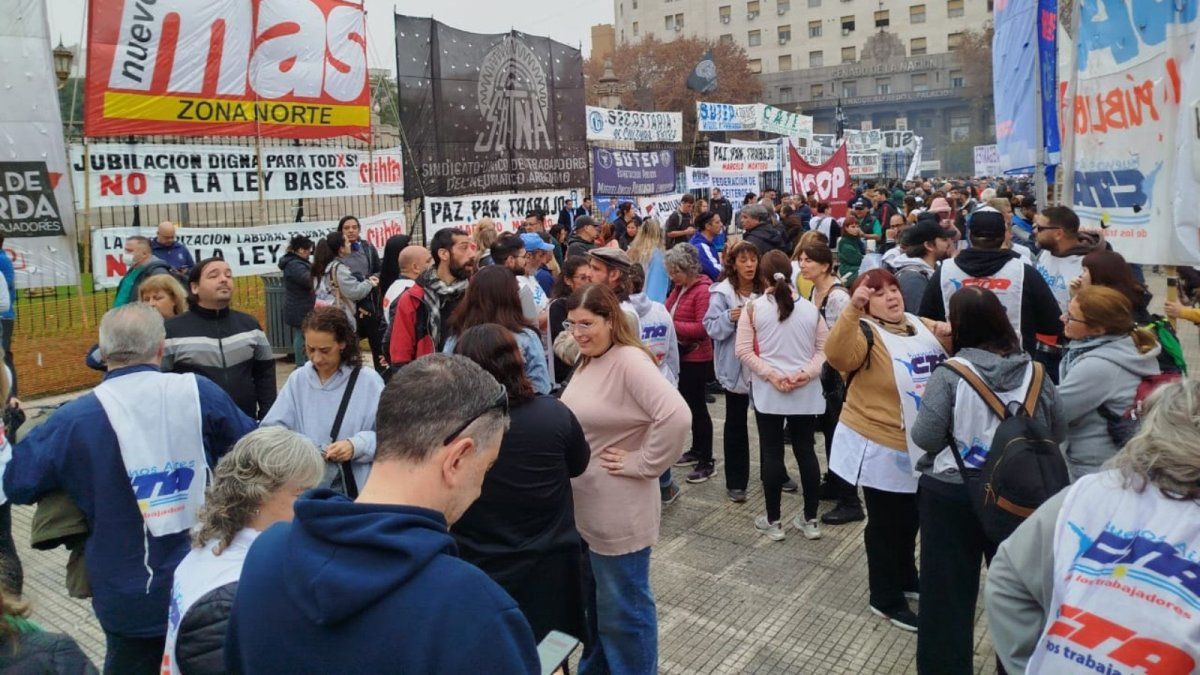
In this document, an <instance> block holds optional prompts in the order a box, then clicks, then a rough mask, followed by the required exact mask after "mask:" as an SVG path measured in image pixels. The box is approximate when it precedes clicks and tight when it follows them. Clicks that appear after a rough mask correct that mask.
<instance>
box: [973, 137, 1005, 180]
mask: <svg viewBox="0 0 1200 675" xmlns="http://www.w3.org/2000/svg"><path fill="white" fill-rule="evenodd" d="M971 175H973V176H979V177H982V176H999V175H1000V148H999V147H997V146H996V145H994V144H993V145H977V146H975V173H973V174H971Z"/></svg>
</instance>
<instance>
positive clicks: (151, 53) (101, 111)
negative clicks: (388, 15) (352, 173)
mask: <svg viewBox="0 0 1200 675" xmlns="http://www.w3.org/2000/svg"><path fill="white" fill-rule="evenodd" d="M88 10H89V11H88V25H89V27H90V28H89V31H88V44H87V59H88V62H87V73H88V77H87V80H86V86H87V90H86V98H87V105H86V106H85V110H86V114H85V116H84V133H85V134H86V135H88V136H117V135H124V134H176V135H183V136H210V135H211V136H256V135H261V136H275V137H280V138H326V137H331V136H341V135H343V134H345V135H350V136H354V137H357V138H361V139H363V140H368V139H369V138H370V133H371V109H370V88H369V87H368V86H367V36H366V27H365V25H364V20H365V12H364V11H363V7H362V4H361V3H347V2H341V1H339V0H296V1H295V2H273V1H271V0H207V1H206V2H171V3H163V2H159V3H155V2H147V1H144V0H92V2H89V3H88Z"/></svg>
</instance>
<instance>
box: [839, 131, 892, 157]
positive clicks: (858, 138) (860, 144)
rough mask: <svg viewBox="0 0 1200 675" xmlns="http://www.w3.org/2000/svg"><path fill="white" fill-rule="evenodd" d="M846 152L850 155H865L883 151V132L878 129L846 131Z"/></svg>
mask: <svg viewBox="0 0 1200 675" xmlns="http://www.w3.org/2000/svg"><path fill="white" fill-rule="evenodd" d="M844 140H845V141H846V150H847V151H848V152H849V153H850V154H851V155H854V154H860V155H861V154H867V153H870V152H879V151H880V150H882V149H883V132H882V131H880V130H878V129H864V130H862V131H855V130H853V129H847V130H846V135H845V136H844Z"/></svg>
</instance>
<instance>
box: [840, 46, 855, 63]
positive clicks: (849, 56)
mask: <svg viewBox="0 0 1200 675" xmlns="http://www.w3.org/2000/svg"><path fill="white" fill-rule="evenodd" d="M842 63H854V47H842Z"/></svg>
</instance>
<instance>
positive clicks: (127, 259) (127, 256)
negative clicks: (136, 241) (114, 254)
mask: <svg viewBox="0 0 1200 675" xmlns="http://www.w3.org/2000/svg"><path fill="white" fill-rule="evenodd" d="M121 261H122V262H124V263H125V266H126V267H133V262H134V260H133V254H132V253H129V252H128V251H126V252H125V253H122V254H121Z"/></svg>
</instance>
